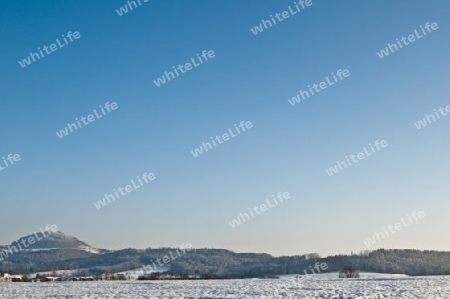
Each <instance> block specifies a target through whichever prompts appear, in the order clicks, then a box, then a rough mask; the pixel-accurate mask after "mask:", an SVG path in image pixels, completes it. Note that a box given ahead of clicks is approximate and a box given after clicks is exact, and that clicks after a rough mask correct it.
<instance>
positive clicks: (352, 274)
mask: <svg viewBox="0 0 450 299" xmlns="http://www.w3.org/2000/svg"><path fill="white" fill-rule="evenodd" d="M339 278H359V273H358V272H356V271H355V269H353V267H352V266H345V267H344V269H343V270H342V271H341V272H339Z"/></svg>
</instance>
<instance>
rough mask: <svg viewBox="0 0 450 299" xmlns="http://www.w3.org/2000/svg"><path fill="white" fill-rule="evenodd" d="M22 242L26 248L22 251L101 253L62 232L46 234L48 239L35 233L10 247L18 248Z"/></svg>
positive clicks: (22, 246) (23, 247)
mask: <svg viewBox="0 0 450 299" xmlns="http://www.w3.org/2000/svg"><path fill="white" fill-rule="evenodd" d="M30 238H32V239H34V242H35V243H33V244H31V243H30V242H29V241H28V240H29V239H30ZM22 240H24V242H25V244H26V245H25V246H24V245H21V248H22V250H24V251H27V250H32V251H38V250H49V249H78V250H84V251H88V252H91V253H99V250H98V249H96V248H93V247H91V246H89V245H88V244H86V243H84V242H82V241H80V240H78V239H77V238H75V237H73V236H70V235H66V234H64V233H63V232H61V231H57V232H51V234H48V233H46V237H45V238H44V237H43V235H42V233H34V234H31V235H28V236H25V237H22V238H20V239H18V240H16V241H14V242H12V243H11V244H10V245H9V247H16V248H18V244H23V243H21V242H22ZM5 248H6V249H7V246H3V249H5Z"/></svg>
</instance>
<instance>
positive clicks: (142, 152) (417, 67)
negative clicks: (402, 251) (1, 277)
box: [0, 0, 450, 255]
mask: <svg viewBox="0 0 450 299" xmlns="http://www.w3.org/2000/svg"><path fill="white" fill-rule="evenodd" d="M125 4H126V1H119V0H112V1H108V3H102V2H101V1H87V0H80V1H77V3H64V4H61V3H60V2H58V1H46V3H37V2H35V1H28V0H20V1H16V2H8V3H5V4H4V5H3V9H2V11H1V12H0V25H1V26H0V32H1V36H2V39H3V42H4V43H3V51H2V52H3V55H1V56H0V63H1V65H2V66H3V67H2V70H1V71H0V72H2V84H1V90H0V95H1V99H2V100H1V103H2V110H1V118H0V126H1V128H3V129H2V130H1V131H0V138H1V140H2V141H3V142H2V143H1V144H0V155H1V156H0V157H3V156H5V157H6V156H7V155H8V154H10V153H12V154H20V156H21V161H20V162H17V163H16V164H14V165H12V166H10V167H8V168H7V169H5V170H2V171H0V186H1V197H0V200H1V208H0V224H1V225H2V226H3V227H5V228H6V229H4V230H2V231H1V233H0V244H8V243H10V242H11V241H13V240H16V239H17V238H19V237H21V236H25V235H27V234H29V233H31V232H33V231H38V230H39V228H40V227H43V226H45V225H46V224H56V225H57V226H58V228H60V230H62V231H63V232H65V233H68V234H71V235H74V236H76V237H78V238H80V239H81V240H83V241H85V242H87V243H89V244H90V245H92V246H96V247H100V248H108V249H119V248H126V247H135V248H145V247H150V246H158V245H164V244H169V245H174V246H177V245H179V244H182V243H191V244H193V245H194V246H196V247H200V246H214V247H216V248H217V247H223V248H227V249H230V250H234V251H237V252H267V253H271V254H274V255H292V254H302V253H308V252H317V253H320V254H322V255H326V254H334V253H336V252H340V253H350V251H354V252H358V251H360V250H365V249H374V248H378V247H382V246H385V247H389V246H391V247H395V248H418V249H435V250H450V242H449V240H448V238H447V237H446V236H447V229H448V225H449V217H448V215H447V214H448V210H449V209H450V203H449V201H448V194H450V185H449V184H448V177H449V175H450V160H449V155H448V148H449V145H450V142H449V139H448V138H447V137H448V132H449V129H450V116H446V117H442V118H441V119H440V120H438V121H436V122H434V123H431V124H430V125H429V126H427V127H425V128H422V129H420V130H418V129H417V128H416V127H415V126H414V122H417V121H418V120H420V119H423V118H424V115H425V114H431V113H432V112H433V109H438V108H439V107H445V106H447V105H450V98H449V97H448V95H449V92H450V87H449V84H448V81H449V79H450V75H449V74H447V71H446V69H448V63H449V56H448V53H449V51H450V43H449V41H450V40H449V38H448V37H449V28H450V20H449V18H448V13H449V11H450V3H449V2H448V1H444V0H438V1H432V2H431V3H425V2H423V1H420V2H419V1H417V2H411V1H406V0H401V1H395V2H387V1H386V2H379V1H378V2H370V1H369V2H367V1H364V2H362V1H356V0H352V1H333V2H331V1H313V5H312V6H311V7H308V8H307V9H306V10H304V11H302V12H301V13H299V14H297V15H295V16H291V17H290V18H289V19H287V20H284V21H283V22H280V23H279V24H277V25H275V26H273V27H272V28H270V29H268V30H265V31H264V32H262V33H260V34H258V35H256V36H255V35H254V34H252V33H251V31H250V28H254V27H255V26H257V25H259V24H260V22H261V20H262V19H268V18H269V15H270V14H275V13H277V12H279V13H281V12H282V11H284V10H287V7H288V6H289V5H293V1H286V0H281V1H263V2H261V1H245V2H243V1H236V0H233V1H225V2H224V1H221V2H216V1H205V0H199V1H195V2H183V1H164V2H162V1H149V2H147V3H143V4H142V6H140V7H138V8H136V9H134V10H133V11H131V12H129V13H128V14H125V15H123V16H119V15H118V14H117V13H116V12H115V10H116V9H119V7H121V6H123V5H125ZM426 22H436V23H438V24H439V29H438V30H436V31H433V32H432V33H430V34H429V35H427V36H425V37H423V38H422V39H420V40H417V41H415V42H414V43H412V44H411V45H408V46H406V47H404V48H403V49H401V50H399V51H397V52H395V53H393V54H391V55H390V56H388V57H386V58H384V59H380V58H379V57H378V56H377V55H376V52H377V51H380V50H381V49H383V48H385V47H386V45H387V44H388V43H393V42H395V39H396V38H401V37H402V36H407V35H409V34H412V33H413V32H414V30H416V29H419V28H420V25H422V26H423V25H425V23H426ZM68 31H78V32H80V34H81V38H80V39H78V40H76V41H74V42H72V43H70V44H69V45H67V46H66V47H64V48H62V49H59V50H58V51H56V52H54V53H52V54H50V55H47V56H46V57H44V58H42V59H40V60H39V61H37V62H34V63H32V64H31V65H30V66H28V67H26V68H22V67H20V65H19V64H18V61H21V60H22V59H24V58H26V57H27V56H28V55H29V53H30V52H31V51H33V52H36V51H37V48H38V47H41V48H42V47H43V46H44V45H50V44H51V43H53V42H54V41H55V39H56V38H60V37H61V35H62V34H67V32H68ZM203 50H213V51H214V52H215V54H216V56H215V57H214V59H211V60H209V61H207V62H205V63H204V64H202V65H201V66H199V67H197V68H195V69H193V70H191V71H189V72H187V73H186V74H183V75H181V76H179V77H177V78H176V79H174V80H172V81H170V82H168V83H167V84H165V85H162V86H161V87H156V86H155V84H154V83H153V80H156V78H158V77H161V76H162V75H163V73H164V71H170V70H172V66H175V65H178V64H184V63H186V62H189V60H190V59H191V57H195V56H196V54H197V53H201V52H202V51H203ZM338 69H342V70H343V69H348V70H349V71H350V73H351V75H350V76H349V77H348V78H346V79H345V80H343V81H341V82H339V83H337V84H335V85H333V86H331V87H329V88H327V89H326V90H324V91H322V92H320V93H319V94H316V95H314V96H313V97H311V98H310V99H308V100H306V101H304V102H301V103H299V104H296V105H295V106H291V105H290V104H289V103H288V101H287V100H288V99H290V98H291V97H293V96H295V95H296V94H297V93H298V91H299V89H306V87H307V85H309V84H313V83H320V82H321V81H324V78H325V77H326V76H329V75H330V74H331V72H336V71H337V70H338ZM106 102H116V103H117V104H118V109H117V110H115V111H114V112H112V113H110V114H108V115H107V116H105V117H104V118H101V119H98V120H96V121H95V122H94V123H91V124H89V125H88V126H85V127H83V128H81V129H80V130H78V131H76V132H74V133H71V134H70V135H69V136H67V137H64V138H63V139H60V138H58V137H57V136H56V134H55V133H56V132H59V130H61V129H63V128H64V127H65V126H66V125H67V123H69V122H70V123H73V122H74V121H75V118H80V117H81V116H87V115H88V114H90V113H91V112H92V110H94V109H97V108H98V106H99V105H103V104H105V103H106ZM240 121H251V122H252V124H253V128H252V129H251V130H248V131H247V132H245V133H243V134H241V135H239V136H238V137H236V138H233V139H231V140H229V141H227V142H226V143H224V144H222V145H220V146H218V147H217V148H214V149H213V150H211V151H209V152H207V153H205V154H204V155H201V156H199V157H197V158H194V157H193V156H192V155H191V153H190V151H192V150H194V149H195V148H197V147H199V146H200V145H201V143H202V142H204V141H209V140H210V137H211V136H215V135H219V134H223V133H225V132H226V131H227V130H228V128H232V127H233V126H234V124H238V123H239V122H240ZM375 140H386V141H387V142H388V144H389V145H388V147H386V148H384V149H383V150H382V151H380V152H378V153H376V154H375V155H373V156H371V157H368V158H366V159H365V160H364V161H360V162H359V163H358V164H356V165H353V166H351V167H349V168H348V169H346V170H344V171H342V172H339V173H338V174H336V175H335V176H332V177H330V176H328V175H327V174H326V173H325V169H328V168H329V167H332V166H334V165H335V164H336V161H338V160H339V161H342V160H343V159H344V157H345V156H346V155H350V154H357V153H358V152H360V151H362V149H363V148H364V147H365V146H366V147H367V146H368V144H369V143H373V142H374V141H375ZM446 153H447V154H446ZM145 172H153V173H154V174H155V176H156V179H155V180H154V181H152V182H150V183H149V184H146V185H145V186H143V187H142V188H140V189H138V190H136V191H134V192H133V193H130V194H128V195H127V196H125V197H123V198H121V199H118V200H116V201H115V202H113V203H111V204H109V205H107V206H106V207H103V208H102V209H99V210H98V209H96V208H95V207H94V205H93V202H96V201H98V200H100V199H101V198H102V197H103V196H104V194H105V193H111V192H112V189H113V188H117V187H120V186H121V187H125V185H127V184H129V182H130V181H131V180H132V179H135V178H136V176H138V175H139V176H141V175H142V174H143V173H145ZM279 191H283V192H285V191H287V192H289V193H290V194H291V198H290V199H289V200H286V201H285V202H283V203H282V204H280V205H278V206H276V207H275V208H273V209H270V210H268V211H266V212H264V213H263V214H261V215H259V216H256V217H255V218H254V219H251V220H250V221H247V222H245V223H244V224H242V225H241V226H239V227H236V228H231V227H230V225H229V224H228V221H231V220H232V219H233V218H236V217H238V215H239V213H241V212H246V211H247V208H250V207H253V206H254V205H260V204H262V203H264V202H265V201H266V199H267V198H271V195H275V194H276V193H277V192H279ZM414 210H416V211H424V213H425V215H426V216H425V218H424V219H421V220H420V221H419V222H417V223H415V224H414V225H412V226H411V227H407V228H405V229H404V230H402V231H401V232H398V233H396V234H394V235H392V236H390V237H389V238H386V239H385V240H384V241H383V242H380V243H379V244H377V246H374V247H371V248H367V247H366V246H365V245H364V243H363V240H366V239H367V238H369V237H371V236H372V235H373V233H374V232H375V231H381V230H382V227H383V226H387V225H393V224H395V223H397V222H399V221H400V219H401V218H402V217H406V215H407V214H410V213H411V212H412V211H414Z"/></svg>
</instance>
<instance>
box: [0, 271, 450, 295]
mask: <svg viewBox="0 0 450 299" xmlns="http://www.w3.org/2000/svg"><path fill="white" fill-rule="evenodd" d="M0 298H2V299H3V298H5V299H6V298H8V299H10V298H17V299H21V298H34V299H40V298H55V299H56V298H61V299H62V298H80V299H81V298H84V299H94V298H95V299H100V298H101V299H107V298H110V299H112V298H133V299H140V298H161V299H163V298H164V299H165V298H173V299H175V298H183V299H188V298H190V299H191V298H192V299H194V298H196V299H200V298H203V299H213V298H215V299H221V298H235V299H238V298H245V299H247V298H262V299H264V298H267V299H268V298H280V299H281V298H305V299H306V298H333V299H363V298H366V299H379V298H427V299H433V298H436V299H437V298H450V276H427V277H423V276H422V277H408V276H404V275H385V274H373V273H363V274H362V275H361V278H360V279H339V278H337V274H336V273H331V274H320V275H310V277H309V278H308V279H306V280H303V281H300V280H298V279H296V278H295V277H293V276H285V277H281V278H280V279H237V280H190V281H144V282H140V281H139V282H138V281H123V282H120V281H107V282H102V281H94V282H59V283H53V282H51V283H0Z"/></svg>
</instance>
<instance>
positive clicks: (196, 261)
mask: <svg viewBox="0 0 450 299" xmlns="http://www.w3.org/2000/svg"><path fill="white" fill-rule="evenodd" d="M31 236H33V235H29V236H26V237H24V238H21V239H19V240H17V241H19V242H21V240H22V239H25V238H29V237H31ZM15 245H17V242H13V243H12V244H11V245H9V247H8V246H7V247H6V248H5V247H4V246H3V249H7V250H8V251H4V250H3V251H1V250H0V270H1V271H8V272H9V271H11V272H12V273H13V274H27V273H35V272H46V271H57V270H80V269H84V270H86V271H87V272H90V273H91V274H98V273H105V272H109V273H117V272H122V271H128V270H132V269H137V268H140V267H143V266H145V268H146V269H151V268H150V267H155V266H156V265H158V262H157V261H158V260H159V262H161V261H164V260H166V262H163V266H164V267H167V268H168V269H170V272H172V273H177V274H195V275H205V274H206V275H215V276H217V277H220V278H238V277H260V276H264V275H268V274H274V275H280V274H303V273H304V272H305V271H306V272H307V273H308V274H311V269H312V268H313V267H315V266H316V263H319V264H320V265H323V263H325V264H326V266H327V267H326V270H324V271H322V272H334V271H340V270H342V269H343V267H344V266H349V265H351V266H352V267H353V268H355V269H357V270H360V271H368V272H379V273H395V274H407V275H450V252H439V251H420V250H412V249H401V250H400V249H389V250H385V249H378V250H374V251H372V252H365V253H361V254H359V255H358V254H352V255H336V256H328V257H326V258H321V257H320V256H319V255H318V254H308V255H297V256H283V257H273V256H271V255H269V254H264V253H236V252H233V251H230V250H226V249H196V250H191V251H186V252H185V253H182V254H179V252H180V250H181V249H176V248H158V249H152V248H148V249H144V250H141V249H131V248H129V249H123V250H117V251H109V250H105V249H96V248H93V247H91V246H89V245H88V244H86V243H84V242H82V241H80V240H78V239H77V238H75V237H73V236H69V235H65V234H64V233H62V232H57V233H53V234H52V235H50V236H48V237H46V238H45V239H43V240H40V241H39V242H36V243H35V244H33V246H31V245H30V247H29V248H27V250H21V251H19V252H15V251H14V250H11V251H12V252H11V251H9V249H10V248H11V246H15ZM181 252H182V251H181ZM159 266H161V265H159Z"/></svg>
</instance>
